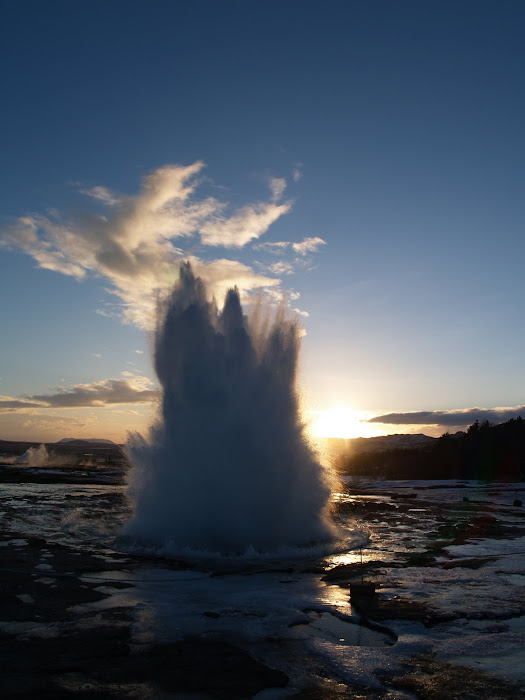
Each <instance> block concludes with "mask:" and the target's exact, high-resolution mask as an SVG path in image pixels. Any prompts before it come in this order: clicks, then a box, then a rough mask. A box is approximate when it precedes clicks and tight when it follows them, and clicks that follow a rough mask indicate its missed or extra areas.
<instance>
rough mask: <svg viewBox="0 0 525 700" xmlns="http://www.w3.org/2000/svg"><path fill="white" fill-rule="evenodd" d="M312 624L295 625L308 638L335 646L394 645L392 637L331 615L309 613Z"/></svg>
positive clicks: (326, 613)
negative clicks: (317, 639)
mask: <svg viewBox="0 0 525 700" xmlns="http://www.w3.org/2000/svg"><path fill="white" fill-rule="evenodd" d="M308 617H309V618H310V623H309V624H307V625H305V624H300V625H294V627H293V629H294V630H298V631H299V632H301V633H303V634H304V635H306V636H308V637H318V638H319V637H320V638H321V639H325V640H326V641H328V642H331V643H333V644H340V645H342V646H357V647H384V646H392V645H393V644H394V642H393V640H392V638H391V637H389V636H388V635H387V634H384V633H383V632H379V631H376V630H372V629H370V628H369V627H365V626H364V625H362V624H359V623H357V622H350V621H346V620H341V619H340V618H338V617H335V615H332V614H331V613H328V612H325V613H316V612H310V613H308Z"/></svg>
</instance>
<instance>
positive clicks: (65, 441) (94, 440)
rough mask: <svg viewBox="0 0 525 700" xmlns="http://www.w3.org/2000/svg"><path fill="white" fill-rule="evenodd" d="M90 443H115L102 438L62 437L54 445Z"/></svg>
mask: <svg viewBox="0 0 525 700" xmlns="http://www.w3.org/2000/svg"><path fill="white" fill-rule="evenodd" d="M90 443H97V444H101V445H115V444H116V443H114V442H113V440H105V439H104V438H82V439H79V438H62V440H58V442H56V443H55V445H66V444H67V445H75V446H76V447H81V446H82V445H89V444H90Z"/></svg>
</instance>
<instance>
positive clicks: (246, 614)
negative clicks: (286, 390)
mask: <svg viewBox="0 0 525 700" xmlns="http://www.w3.org/2000/svg"><path fill="white" fill-rule="evenodd" d="M9 469H10V471H9V478H8V479H6V480H5V481H4V484H2V486H3V487H4V489H3V494H4V498H3V506H2V519H3V527H2V534H1V539H0V552H1V569H2V570H1V572H0V573H1V577H0V584H1V600H0V621H1V622H0V644H1V654H2V659H3V668H4V669H7V670H4V672H3V674H2V677H1V680H0V684H1V687H0V690H1V692H2V696H3V697H12V698H43V699H45V698H68V697H82V698H86V699H89V698H112V697H114V698H177V699H179V700H185V699H188V700H189V699H191V698H193V699H194V700H199V699H200V700H204V699H206V698H218V699H225V700H230V699H231V700H234V699H236V698H253V697H258V698H259V699H260V700H265V698H280V697H290V698H305V699H312V700H313V699H317V698H318V699H319V700H332V699H333V700H336V699H339V698H379V699H385V700H386V699H387V698H390V699H392V700H394V699H396V700H403V699H405V698H420V699H421V700H441V699H442V700H445V699H446V700H452V699H454V698H458V699H461V700H470V699H471V698H472V699H474V698H487V699H488V698H491V699H492V700H495V699H496V698H502V699H504V698H505V699H506V698H509V699H510V698H518V697H525V694H524V688H525V677H524V675H523V671H522V669H523V667H524V664H523V661H524V657H523V648H524V646H525V645H524V641H525V637H524V626H523V615H524V613H525V593H524V587H523V582H524V579H525V566H524V563H523V562H524V556H523V550H525V538H524V534H525V518H524V513H523V510H522V509H519V508H516V507H513V506H512V495H513V494H512V493H511V488H510V487H508V486H505V485H502V486H501V487H498V488H495V487H494V488H492V490H491V488H490V487H488V486H480V485H479V484H478V485H476V486H475V487H473V486H472V485H471V484H464V485H459V484H448V485H446V484H441V485H439V484H434V486H435V487H436V488H431V486H432V484H428V483H426V484H414V485H412V484H408V483H402V482H396V483H392V484H380V485H378V484H372V483H366V482H359V483H348V484H346V486H345V487H344V488H342V489H341V493H340V494H339V496H337V497H336V498H335V507H336V517H337V519H338V520H339V522H341V523H343V522H344V523H345V524H346V526H347V527H350V526H351V525H352V524H353V523H359V522H361V523H363V524H364V525H366V527H367V528H368V531H369V533H370V535H371V542H370V544H369V545H367V548H366V549H365V550H364V551H363V552H362V558H361V553H359V552H357V553H356V552H353V553H349V552H338V553H335V554H331V555H328V556H327V555H325V556H317V557H312V556H310V557H308V558H303V559H299V560H295V561H294V560H292V559H290V560H289V561H287V562H286V563H283V562H280V563H278V562H275V561H274V562H271V563H270V562H268V561H262V560H261V561H258V562H250V563H248V562H247V563H246V566H245V567H244V568H243V569H242V570H239V569H238V568H237V569H236V568H235V567H233V568H232V567H230V566H224V567H222V568H221V567H218V566H215V568H211V567H210V565H209V562H208V563H207V564H206V565H205V566H204V565H203V564H202V562H193V563H190V562H188V561H177V560H174V559H161V558H159V557H158V556H155V557H152V556H151V555H149V554H146V553H144V552H142V553H140V552H137V551H135V552H130V551H127V552H122V551H121V550H117V549H115V548H114V547H109V546H105V545H104V544H103V538H102V536H101V530H100V528H99V529H98V530H97V529H96V528H95V527H94V524H93V522H91V524H90V516H91V521H95V520H97V521H98V520H101V519H103V516H102V513H103V512H106V513H108V514H113V515H114V514H116V513H120V514H122V513H123V512H124V510H125V496H124V495H123V490H122V488H120V487H119V486H117V485H114V484H110V483H105V482H104V478H100V479H99V483H98V484H97V483H93V482H96V481H97V478H93V475H90V476H88V477H86V479H87V481H89V483H87V481H86V483H85V484H80V485H79V480H78V478H77V476H75V475H72V474H69V475H66V476H64V475H63V474H62V475H61V474H56V475H55V478H54V480H53V479H51V474H50V473H47V474H45V475H44V476H45V478H44V477H42V478H41V477H39V476H38V472H34V477H32V476H31V474H30V473H28V472H24V473H23V474H22V476H21V477H20V479H18V480H16V479H13V474H14V472H13V471H12V469H13V468H12V467H11V468H9ZM71 476H74V480H73V484H74V486H73V485H71V483H69V484H68V479H69V478H70V477H71ZM39 481H40V482H42V481H43V482H44V483H43V484H42V483H38V482H39ZM447 487H448V490H447ZM516 488H521V487H520V486H519V485H518V486H517V487H516ZM480 489H481V490H480ZM464 493H468V494H469V499H468V500H463V497H462V494H464ZM60 494H62V495H61V496H60ZM59 496H60V497H59ZM79 506H80V507H79ZM115 517H116V516H115ZM86 522H87V524H86ZM57 523H58V525H57ZM37 531H39V533H40V534H37ZM89 532H92V533H97V534H96V535H93V537H92V539H88V538H87V536H86V533H89ZM361 579H363V580H364V581H365V582H366V581H369V582H370V581H371V582H373V583H374V585H375V587H376V590H377V592H376V594H375V595H370V596H367V595H360V594H359V591H358V590H357V589H354V596H353V597H354V599H353V600H352V599H351V597H350V591H349V588H350V584H351V582H360V581H361ZM356 591H357V592H356Z"/></svg>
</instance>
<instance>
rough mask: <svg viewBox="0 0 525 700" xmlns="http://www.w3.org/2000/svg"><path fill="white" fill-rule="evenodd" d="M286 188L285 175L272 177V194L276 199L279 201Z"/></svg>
mask: <svg viewBox="0 0 525 700" xmlns="http://www.w3.org/2000/svg"><path fill="white" fill-rule="evenodd" d="M285 189H286V180H285V179H284V177H272V178H270V190H271V191H272V196H273V200H274V201H278V200H279V199H281V197H282V196H283V194H284V190H285Z"/></svg>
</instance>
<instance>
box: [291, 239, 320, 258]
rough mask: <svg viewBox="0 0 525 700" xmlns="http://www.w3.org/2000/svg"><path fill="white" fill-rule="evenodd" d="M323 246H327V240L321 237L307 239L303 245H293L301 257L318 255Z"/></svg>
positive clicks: (302, 242)
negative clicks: (310, 254)
mask: <svg viewBox="0 0 525 700" xmlns="http://www.w3.org/2000/svg"><path fill="white" fill-rule="evenodd" d="M322 245H326V241H325V240H323V239H322V238H320V237H319V236H312V237H310V238H305V239H304V240H303V241H301V243H292V248H293V249H294V250H295V252H296V253H298V254H299V255H306V254H307V253H316V252H317V251H318V250H319V248H320V246H322Z"/></svg>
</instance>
